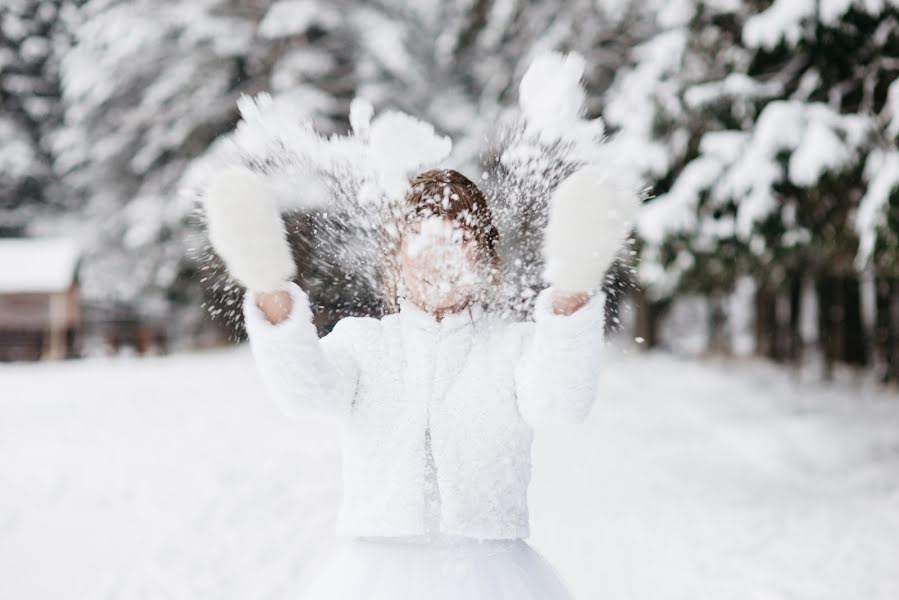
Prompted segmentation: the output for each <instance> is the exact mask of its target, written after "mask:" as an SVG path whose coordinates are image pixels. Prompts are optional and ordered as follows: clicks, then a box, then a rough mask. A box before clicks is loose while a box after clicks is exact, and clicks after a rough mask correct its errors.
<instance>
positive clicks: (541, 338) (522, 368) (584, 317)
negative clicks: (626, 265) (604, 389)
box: [514, 287, 605, 427]
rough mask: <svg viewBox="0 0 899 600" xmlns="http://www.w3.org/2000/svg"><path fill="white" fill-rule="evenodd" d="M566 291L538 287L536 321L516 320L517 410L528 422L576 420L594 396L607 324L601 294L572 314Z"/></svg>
mask: <svg viewBox="0 0 899 600" xmlns="http://www.w3.org/2000/svg"><path fill="white" fill-rule="evenodd" d="M580 302H581V300H578V301H574V300H570V301H566V297H565V296H561V297H560V296H559V295H557V294H555V293H554V291H553V288H551V287H550V288H546V289H544V290H542V291H541V292H540V293H539V294H538V295H537V299H536V303H535V305H534V321H532V322H524V323H516V324H515V327H516V329H517V331H518V334H519V335H520V336H521V338H520V340H521V341H520V355H519V358H518V361H517V363H516V364H515V372H514V380H515V393H516V398H517V401H518V410H519V412H520V413H521V416H522V418H523V419H524V420H525V421H526V422H527V423H529V424H530V425H531V426H532V427H538V426H541V425H551V424H562V423H579V422H582V421H583V420H584V419H586V417H587V416H588V415H589V414H590V409H591V408H592V406H593V402H594V399H595V397H596V390H597V379H598V374H599V368H600V360H601V353H602V347H603V340H604V334H603V329H604V325H605V312H604V311H605V294H604V293H602V292H599V293H596V294H593V295H591V296H589V299H587V301H586V302H585V303H584V304H583V305H581V306H580V307H579V308H576V309H574V310H573V311H572V312H570V314H566V313H568V312H569V310H570V309H569V308H568V306H567V305H568V304H570V303H574V304H580Z"/></svg>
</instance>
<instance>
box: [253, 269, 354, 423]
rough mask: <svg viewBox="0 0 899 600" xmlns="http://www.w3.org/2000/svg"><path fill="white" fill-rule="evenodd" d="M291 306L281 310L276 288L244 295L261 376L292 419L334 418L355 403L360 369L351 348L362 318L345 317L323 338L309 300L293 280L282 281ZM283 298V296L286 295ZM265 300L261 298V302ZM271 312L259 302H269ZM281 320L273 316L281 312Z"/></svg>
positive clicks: (279, 405) (275, 399) (255, 357)
mask: <svg viewBox="0 0 899 600" xmlns="http://www.w3.org/2000/svg"><path fill="white" fill-rule="evenodd" d="M283 287H284V289H283V290H281V291H282V292H283V293H284V294H286V298H287V299H288V304H286V309H283V310H284V312H283V313H280V311H279V310H278V308H277V305H272V304H271V300H272V299H273V298H277V297H278V296H275V295H273V294H274V292H266V293H259V294H257V293H253V292H248V293H247V294H246V296H244V306H243V309H244V319H245V324H246V328H247V335H248V336H249V339H250V348H251V351H252V353H253V357H254V359H255V360H256V367H257V369H258V371H259V374H260V375H261V377H262V380H263V382H264V384H265V386H266V388H267V389H268V391H269V393H270V394H271V396H272V398H273V399H274V401H275V403H276V404H277V405H278V407H279V408H280V409H281V411H282V412H283V413H284V414H286V415H288V416H291V417H297V416H301V415H304V414H309V413H310V412H312V413H318V414H325V415H330V416H335V417H340V416H342V415H343V414H345V413H346V412H347V411H348V410H349V408H350V407H351V406H352V402H353V396H354V393H355V390H356V385H357V383H358V380H359V369H358V365H357V362H356V360H355V358H354V357H353V354H352V352H351V349H352V345H353V343H354V337H355V336H354V331H356V330H358V326H359V325H360V323H358V322H357V323H355V325H356V326H355V327H354V322H356V321H359V320H358V319H342V320H340V321H338V323H337V325H336V326H335V327H334V329H333V330H332V331H331V332H330V333H329V334H328V335H326V336H324V337H322V338H321V339H319V337H318V333H317V331H316V328H315V325H314V324H313V322H312V311H311V309H310V307H309V298H308V296H307V295H306V292H305V291H303V289H302V288H300V286H298V285H297V284H296V283H293V282H287V283H285V284H283ZM281 298H282V299H283V298H284V296H283V295H281ZM260 299H262V301H261V302H260ZM266 300H268V301H269V303H268V306H267V308H266V310H263V308H262V307H260V304H262V305H263V306H266V304H267V303H266ZM279 313H280V319H279V318H276V319H275V320H277V322H276V323H273V322H272V320H271V319H270V317H271V316H274V315H278V314H279Z"/></svg>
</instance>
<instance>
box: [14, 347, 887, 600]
mask: <svg viewBox="0 0 899 600" xmlns="http://www.w3.org/2000/svg"><path fill="white" fill-rule="evenodd" d="M603 381H604V382H603V389H602V395H601V398H600V399H599V400H598V403H597V406H596V410H595V411H594V413H593V415H592V417H591V419H590V421H589V422H588V423H587V424H586V425H585V426H583V427H575V428H565V429H559V430H555V431H546V432H541V433H540V434H538V437H537V441H536V445H535V467H534V483H533V486H532V495H531V513H532V522H533V533H534V535H533V536H532V537H531V540H530V541H531V542H532V543H533V544H534V545H535V546H536V547H537V548H538V549H539V550H540V552H541V553H542V554H544V556H546V557H547V558H548V559H549V560H550V562H552V563H553V564H554V565H556V567H557V568H558V570H559V571H560V572H561V573H562V574H563V576H564V577H565V578H566V579H567V580H568V581H569V582H570V584H571V586H572V587H573V589H574V591H575V592H576V593H577V595H578V597H579V598H582V599H583V600H592V599H609V600H618V599H640V600H642V599H647V600H650V599H651V600H668V599H690V600H705V599H709V600H711V599H714V600H723V599H726V600H743V599H746V600H781V599H783V600H788V599H789V600H792V599H815V600H829V599H833V600H855V599H859V600H861V599H864V600H881V599H882V600H895V598H899V567H897V566H896V565H897V564H899V559H897V557H899V397H896V396H887V395H878V394H877V393H873V392H864V391H861V387H860V386H855V387H853V386H850V385H848V384H837V385H834V386H832V387H829V388H826V387H822V386H817V385H804V386H799V385H798V384H795V383H793V382H791V380H790V379H789V378H788V377H787V376H786V375H785V374H783V373H781V372H779V371H777V370H774V369H772V368H769V367H767V366H760V365H749V366H747V365H741V366H740V367H739V368H736V369H729V370H728V369H725V368H724V367H723V365H715V366H708V365H705V366H704V365H698V364H695V363H688V362H681V361H678V360H676V359H673V358H670V357H665V356H648V357H647V356H640V357H627V356H621V355H615V356H612V357H610V360H609V362H608V365H607V367H606V373H605V376H604V380H603ZM338 461H339V457H338V454H337V451H336V445H335V443H334V440H333V436H332V432H331V430H330V429H329V428H328V427H326V426H323V424H322V423H317V422H313V421H302V422H295V421H289V420H287V419H285V418H282V417H281V416H280V415H279V414H278V413H277V412H276V411H275V409H274V407H273V405H272V404H271V403H270V402H269V401H268V399H267V398H265V396H264V393H263V392H262V390H261V387H260V383H259V381H258V379H257V376H256V374H255V372H254V370H253V364H252V362H251V360H250V357H249V354H248V352H247V351H246V349H245V348H241V349H238V350H234V351H224V352H211V353H207V354H201V355H191V356H181V357H174V358H166V359H150V360H145V361H135V360H128V359H124V360H117V361H100V360H96V361H86V362H82V363H73V362H69V363H64V364H61V365H29V366H21V365H16V366H9V365H0V598H2V599H4V600H7V599H8V600H19V599H27V600H32V599H34V600H43V599H51V598H52V599H58V598H72V599H82V598H84V599H104V600H105V599H122V600H124V599H128V600H132V599H144V598H146V599H154V600H156V599H169V598H177V599H185V600H186V599H191V600H199V599H207V598H208V599H216V600H229V599H235V600H236V599H250V598H252V599H254V600H255V599H268V598H280V599H287V598H291V597H292V595H291V590H292V589H294V588H295V586H296V585H297V582H298V580H299V578H300V577H302V575H303V573H304V572H306V570H307V568H308V569H314V568H315V565H314V563H315V560H316V559H317V557H318V556H320V554H321V551H322V550H323V549H324V548H325V547H326V546H327V544H328V543H329V535H330V531H331V527H332V523H333V518H334V513H335V511H336V499H337V497H338V495H339V493H340V483H339V476H338V473H337V465H338Z"/></svg>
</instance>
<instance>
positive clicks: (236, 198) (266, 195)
mask: <svg viewBox="0 0 899 600" xmlns="http://www.w3.org/2000/svg"><path fill="white" fill-rule="evenodd" d="M203 207H204V208H205V211H206V227H207V232H208V234H209V241H210V242H211V243H212V246H213V247H214V248H215V251H216V253H218V255H219V256H220V257H221V259H222V260H223V261H224V262H225V265H226V266H227V268H228V272H229V273H230V274H231V276H232V277H234V278H235V279H236V280H237V281H239V282H240V283H241V284H243V285H245V286H246V287H248V288H249V289H251V290H258V291H267V290H273V289H276V288H278V287H279V286H280V285H281V284H282V283H283V282H285V281H287V280H290V279H291V278H292V277H293V276H294V273H296V265H295V263H294V260H293V256H292V255H291V252H290V246H289V245H288V243H287V233H286V231H285V229H284V221H282V220H281V213H280V211H279V209H278V205H277V202H276V200H275V197H274V194H273V193H272V191H271V190H270V189H269V188H268V187H267V186H266V184H265V178H264V177H262V176H261V175H259V174H257V173H254V172H253V171H251V170H250V169H248V168H246V167H227V168H225V169H222V170H221V171H219V172H217V173H216V174H215V176H214V178H213V179H212V181H211V182H210V183H209V185H208V187H207V189H206V193H205V195H204V196H203Z"/></svg>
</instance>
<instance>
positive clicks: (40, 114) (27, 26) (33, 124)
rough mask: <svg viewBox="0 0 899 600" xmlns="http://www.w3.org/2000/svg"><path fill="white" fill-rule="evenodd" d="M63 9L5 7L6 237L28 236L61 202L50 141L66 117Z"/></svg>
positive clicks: (27, 0)
mask: <svg viewBox="0 0 899 600" xmlns="http://www.w3.org/2000/svg"><path fill="white" fill-rule="evenodd" d="M59 4H60V3H59V2H52V1H47V0H43V1H38V0H8V1H5V2H3V3H2V5H0V140H2V145H0V235H13V234H14V235H20V234H23V233H25V232H26V231H27V229H28V226H29V225H30V224H32V222H33V220H34V219H35V218H36V217H37V216H39V215H42V214H44V213H45V212H47V211H48V209H50V208H53V207H54V206H52V205H55V204H56V203H57V202H58V201H59V198H58V194H55V193H54V189H53V188H54V186H53V177H52V173H53V171H52V156H51V153H50V149H49V148H48V145H47V140H46V138H47V135H48V133H49V132H50V131H51V130H52V128H53V127H55V126H56V125H57V124H58V122H59V117H60V112H61V105H60V102H59V95H60V92H59V81H58V74H57V70H56V63H55V61H54V55H53V44H54V37H55V27H54V25H55V23H56V17H57V12H58V8H59ZM56 191H57V192H58V190H56Z"/></svg>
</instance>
